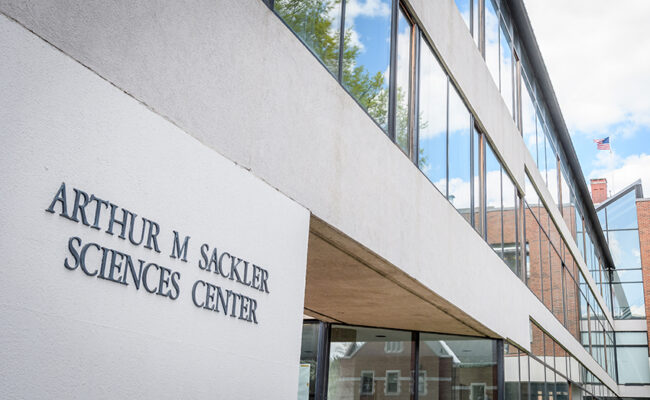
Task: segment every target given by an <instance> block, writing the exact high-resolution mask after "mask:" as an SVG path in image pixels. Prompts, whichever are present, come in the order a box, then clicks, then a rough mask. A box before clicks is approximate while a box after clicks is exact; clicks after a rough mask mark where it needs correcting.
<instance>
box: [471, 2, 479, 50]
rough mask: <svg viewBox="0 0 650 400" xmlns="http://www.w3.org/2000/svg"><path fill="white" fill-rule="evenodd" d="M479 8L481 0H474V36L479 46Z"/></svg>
mask: <svg viewBox="0 0 650 400" xmlns="http://www.w3.org/2000/svg"><path fill="white" fill-rule="evenodd" d="M478 9H479V0H472V36H473V37H474V43H475V44H476V47H479V46H478V40H479V37H478V36H479V34H478V32H479V18H478V14H479V12H478Z"/></svg>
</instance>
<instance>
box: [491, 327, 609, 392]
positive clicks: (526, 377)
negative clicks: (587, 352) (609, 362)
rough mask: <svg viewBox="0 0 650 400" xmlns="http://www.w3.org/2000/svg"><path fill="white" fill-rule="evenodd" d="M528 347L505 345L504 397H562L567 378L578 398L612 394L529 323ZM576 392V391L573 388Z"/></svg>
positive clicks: (569, 355) (583, 367)
mask: <svg viewBox="0 0 650 400" xmlns="http://www.w3.org/2000/svg"><path fill="white" fill-rule="evenodd" d="M530 346H531V351H532V353H530V354H529V353H526V352H525V351H523V350H520V349H518V348H517V347H515V346H514V345H511V344H508V343H506V344H505V346H504V376H505V399H506V400H525V399H544V400H552V399H555V400H563V399H569V398H572V397H573V396H570V395H569V381H571V382H572V387H573V388H574V389H573V390H576V389H577V390H579V391H580V392H581V396H580V398H583V399H585V398H615V395H614V393H613V392H612V391H611V390H610V389H609V388H608V387H607V386H605V385H604V384H603V382H602V381H600V380H599V379H598V378H597V377H596V376H595V375H593V374H592V373H591V371H589V370H588V369H587V368H585V366H584V365H583V364H582V363H580V362H579V361H578V360H576V359H575V357H573V356H572V355H571V354H570V353H569V352H567V351H566V350H565V349H564V348H563V347H562V346H560V345H559V344H558V343H557V342H555V340H553V338H551V337H550V336H549V335H547V334H546V333H545V332H544V331H542V330H541V329H540V328H539V327H538V326H537V325H535V324H533V323H531V343H530ZM574 393H575V392H574Z"/></svg>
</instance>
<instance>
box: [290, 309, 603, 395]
mask: <svg viewBox="0 0 650 400" xmlns="http://www.w3.org/2000/svg"><path fill="white" fill-rule="evenodd" d="M530 341H531V342H530V349H531V352H530V353H526V352H525V351H523V350H519V349H518V348H517V347H515V346H514V345H511V344H509V343H507V342H504V341H501V340H494V339H489V338H479V337H471V336H459V335H447V334H437V333H425V332H412V331H403V330H394V329H382V328H372V327H361V326H349V325H335V324H333V325H330V324H326V323H323V322H320V321H316V320H305V321H304V323H303V337H302V345H301V356H300V364H301V369H302V368H304V373H301V381H300V382H299V384H300V385H301V387H309V393H305V395H304V398H311V399H316V400H317V399H323V398H327V399H359V400H360V399H367V398H391V399H409V400H410V399H412V398H414V395H417V397H416V398H418V399H431V400H454V399H468V400H496V399H498V398H500V396H499V394H500V393H499V387H503V388H504V389H505V391H504V394H503V398H504V399H506V400H532V399H543V400H552V399H554V398H555V399H556V400H561V399H569V398H571V397H570V396H569V393H568V390H569V381H571V382H572V386H573V387H574V390H580V391H582V394H583V398H585V397H586V398H590V397H594V398H610V397H614V394H613V393H612V391H611V390H610V389H609V388H608V387H607V386H605V385H604V384H603V383H602V382H601V381H600V380H599V379H598V378H597V377H596V376H594V375H593V374H592V373H591V371H589V370H588V369H587V368H585V366H584V365H583V364H582V363H580V362H579V361H578V360H576V358H575V357H573V356H572V355H571V354H570V353H569V352H567V351H566V350H565V349H564V348H563V347H562V346H560V345H559V344H558V343H556V342H555V341H554V340H553V339H552V338H551V337H550V336H548V335H547V334H546V333H545V332H543V331H542V330H541V329H540V328H539V327H537V325H535V324H533V323H531V333H530ZM500 369H501V370H502V371H503V374H502V375H501V376H502V377H501V378H500V377H499V375H500V374H499V372H498V371H499V370H500ZM499 379H502V380H503V382H499ZM501 383H503V386H501V385H500V384H501Z"/></svg>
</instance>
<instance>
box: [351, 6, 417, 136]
mask: <svg viewBox="0 0 650 400" xmlns="http://www.w3.org/2000/svg"><path fill="white" fill-rule="evenodd" d="M375 3H376V4H375V7H374V8H373V12H371V13H369V12H362V11H363V10H364V7H362V6H363V4H361V3H360V2H359V0H349V1H346V3H345V40H344V43H343V51H344V54H343V66H342V68H343V85H344V86H345V87H346V88H347V89H348V90H349V91H350V93H351V94H352V96H354V98H356V99H357V101H358V102H359V103H360V104H361V106H362V107H364V108H365V109H366V110H367V111H368V113H369V114H370V115H371V116H372V118H373V119H374V120H375V121H376V122H377V123H378V124H379V125H380V126H381V127H382V128H383V129H384V130H386V129H387V128H388V79H389V75H390V18H391V16H390V14H391V3H390V1H388V0H377V1H375ZM406 114H408V112H407V113H406Z"/></svg>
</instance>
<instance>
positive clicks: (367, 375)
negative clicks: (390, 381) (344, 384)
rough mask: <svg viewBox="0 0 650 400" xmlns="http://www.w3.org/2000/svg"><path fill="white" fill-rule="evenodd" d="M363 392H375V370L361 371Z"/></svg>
mask: <svg viewBox="0 0 650 400" xmlns="http://www.w3.org/2000/svg"><path fill="white" fill-rule="evenodd" d="M361 394H365V395H369V394H375V371H361Z"/></svg>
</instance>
